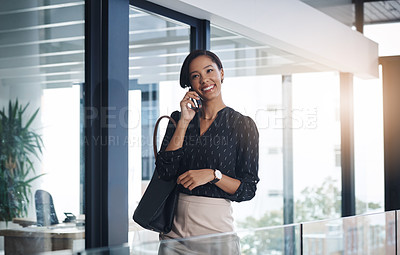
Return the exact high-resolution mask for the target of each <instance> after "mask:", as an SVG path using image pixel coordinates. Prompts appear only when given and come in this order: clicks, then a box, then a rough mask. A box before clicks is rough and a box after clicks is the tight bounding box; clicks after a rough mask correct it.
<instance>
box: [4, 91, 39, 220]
mask: <svg viewBox="0 0 400 255" xmlns="http://www.w3.org/2000/svg"><path fill="white" fill-rule="evenodd" d="M28 106H29V103H28V104H26V105H25V106H22V105H21V104H19V103H18V99H17V100H16V101H15V102H14V103H13V102H12V101H11V100H10V101H9V104H8V111H6V110H5V109H4V107H3V109H2V110H1V111H0V221H5V222H6V224H7V223H8V222H9V221H11V220H12V219H13V218H18V217H25V216H26V215H27V213H28V204H29V201H30V197H31V183H32V182H33V181H34V180H36V179H37V178H39V177H40V176H42V175H37V176H33V175H32V173H33V174H34V173H35V168H34V164H33V161H32V159H33V158H32V157H36V158H38V159H39V154H38V152H39V153H40V154H41V153H42V149H41V148H42V146H43V141H42V138H41V136H40V135H39V134H37V133H35V132H34V131H33V130H32V128H31V127H30V126H31V124H32V122H33V121H34V120H35V118H36V116H37V114H38V112H39V108H38V109H37V110H36V111H35V112H34V114H33V115H32V116H31V117H30V118H28V119H27V120H26V118H27V117H26V116H25V115H26V113H25V111H26V109H27V108H28ZM32 176H33V177H32Z"/></svg>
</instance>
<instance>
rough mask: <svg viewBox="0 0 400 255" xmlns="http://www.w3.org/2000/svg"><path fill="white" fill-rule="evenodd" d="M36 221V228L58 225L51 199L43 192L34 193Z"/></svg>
mask: <svg viewBox="0 0 400 255" xmlns="http://www.w3.org/2000/svg"><path fill="white" fill-rule="evenodd" d="M35 207H36V221H37V223H36V224H37V225H38V226H50V225H54V224H58V219H57V214H56V211H55V210H54V204H53V198H52V197H51V195H50V193H49V192H47V191H44V190H40V189H38V190H36V192H35Z"/></svg>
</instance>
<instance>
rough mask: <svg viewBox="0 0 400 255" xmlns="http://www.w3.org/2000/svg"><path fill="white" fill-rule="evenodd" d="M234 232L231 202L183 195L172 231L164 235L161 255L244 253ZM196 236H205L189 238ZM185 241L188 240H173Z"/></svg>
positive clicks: (162, 235) (179, 201) (180, 198)
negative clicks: (241, 251) (175, 240)
mask: <svg viewBox="0 0 400 255" xmlns="http://www.w3.org/2000/svg"><path fill="white" fill-rule="evenodd" d="M233 231H234V225H233V217H232V206H231V201H229V200H227V199H223V198H210V197H201V196H191V195H186V194H182V193H180V194H179V200H178V206H177V210H176V214H175V218H174V222H173V226H172V230H171V232H169V233H167V234H161V235H160V240H162V242H161V244H160V250H159V254H188V251H190V254H240V252H239V251H240V248H239V239H238V237H237V235H236V234H234V233H233ZM227 232H228V233H229V234H221V235H212V234H218V233H227ZM205 235H211V236H210V237H207V236H205ZM195 236H201V237H197V238H189V237H195ZM182 238H184V239H185V238H188V239H186V240H179V241H177V242H174V241H173V240H171V239H182ZM168 240H170V241H168ZM210 252H211V253H210Z"/></svg>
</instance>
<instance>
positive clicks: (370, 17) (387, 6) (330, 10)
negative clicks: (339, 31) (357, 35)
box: [301, 0, 400, 26]
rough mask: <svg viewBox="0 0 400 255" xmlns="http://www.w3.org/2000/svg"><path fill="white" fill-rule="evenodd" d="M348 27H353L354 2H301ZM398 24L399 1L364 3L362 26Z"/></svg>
mask: <svg viewBox="0 0 400 255" xmlns="http://www.w3.org/2000/svg"><path fill="white" fill-rule="evenodd" d="M301 1H302V2H304V3H306V4H308V5H310V6H312V7H314V8H316V9H318V10H320V11H322V12H324V13H325V14H327V15H329V16H331V17H332V18H334V19H336V20H338V21H340V22H342V23H344V24H346V25H348V26H354V25H355V4H354V3H353V2H354V0H353V1H352V0H301ZM392 22H400V1H374V0H365V1H364V24H365V25H369V24H380V23H392Z"/></svg>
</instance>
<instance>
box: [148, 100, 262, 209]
mask: <svg viewBox="0 0 400 255" xmlns="http://www.w3.org/2000/svg"><path fill="white" fill-rule="evenodd" d="M171 117H172V118H173V119H174V120H176V122H178V120H179V118H180V112H178V111H175V112H173V113H172V115H171ZM174 131H175V127H174V125H173V124H172V123H171V122H170V123H169V124H168V128H167V131H166V134H165V136H164V140H163V143H162V145H161V149H160V151H159V152H158V156H157V160H156V171H157V172H158V174H159V175H160V177H161V178H163V179H171V178H177V177H178V176H179V175H181V174H182V173H184V172H186V171H188V170H195V169H203V168H211V169H219V170H220V171H221V172H222V173H223V174H225V175H228V176H230V177H232V178H235V179H238V180H240V182H241V184H240V186H239V188H238V189H237V191H236V192H235V194H233V195H231V194H229V193H226V192H225V191H223V190H222V189H220V188H218V187H217V186H216V185H214V184H209V183H207V184H204V185H202V186H199V187H196V188H194V189H193V190H192V191H190V190H189V189H186V188H184V187H183V186H181V185H180V186H179V191H180V192H182V193H185V194H189V195H197V196H206V197H216V198H226V199H229V200H232V201H237V202H241V201H246V200H250V199H252V198H253V197H254V195H255V192H256V184H257V183H258V181H259V178H258V130H257V127H256V125H255V123H254V121H253V120H252V119H251V118H250V117H247V116H244V115H242V114H240V113H239V112H237V111H235V110H233V109H232V108H229V107H225V108H223V109H222V110H220V111H219V112H218V114H217V117H216V118H215V120H214V121H213V123H212V124H211V125H210V127H209V128H208V129H207V131H206V132H205V133H204V134H203V135H201V136H200V120H199V115H198V114H196V116H195V117H194V118H193V120H192V121H191V122H190V124H189V126H188V128H187V130H186V134H185V139H184V143H183V146H182V147H181V148H179V149H177V150H175V151H165V148H166V147H167V146H168V144H169V141H170V139H171V138H172V135H173V134H174Z"/></svg>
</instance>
